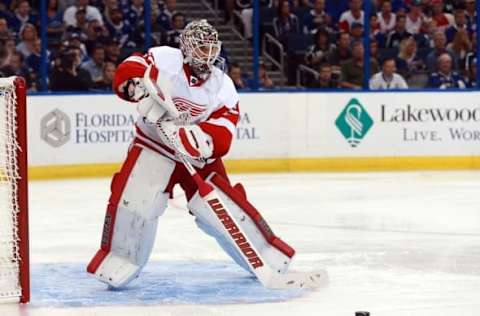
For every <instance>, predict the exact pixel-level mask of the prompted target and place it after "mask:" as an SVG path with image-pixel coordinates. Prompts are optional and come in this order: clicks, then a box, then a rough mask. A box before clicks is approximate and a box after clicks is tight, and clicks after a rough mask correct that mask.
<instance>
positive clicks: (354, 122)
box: [335, 98, 373, 147]
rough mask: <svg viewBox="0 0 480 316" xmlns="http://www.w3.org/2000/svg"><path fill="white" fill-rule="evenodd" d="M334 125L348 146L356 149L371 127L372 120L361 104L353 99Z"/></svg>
mask: <svg viewBox="0 0 480 316" xmlns="http://www.w3.org/2000/svg"><path fill="white" fill-rule="evenodd" d="M335 125H336V126H337V128H338V129H339V130H340V133H342V135H343V137H345V139H346V140H347V141H348V143H349V144H350V146H352V147H357V146H358V145H359V144H360V142H361V141H362V139H363V138H364V137H365V135H367V133H368V131H369V130H370V128H371V127H372V125H373V120H372V118H371V117H370V115H369V114H368V112H367V111H366V110H365V108H364V107H363V106H362V104H361V103H360V102H359V101H358V100H357V99H355V98H353V99H351V100H350V102H348V104H347V106H346V107H345V108H344V109H343V111H342V113H340V115H339V116H338V118H337V120H336V121H335Z"/></svg>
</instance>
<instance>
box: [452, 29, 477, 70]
mask: <svg viewBox="0 0 480 316" xmlns="http://www.w3.org/2000/svg"><path fill="white" fill-rule="evenodd" d="M471 48H472V46H471V43H470V39H469V38H468V33H467V30H466V29H459V30H458V31H457V32H456V33H455V37H454V38H453V42H451V43H450V44H448V45H447V52H449V53H450V55H451V56H453V60H454V61H455V64H456V65H458V66H459V67H461V68H462V69H463V68H464V66H465V59H466V57H467V54H468V52H469V51H470V50H471Z"/></svg>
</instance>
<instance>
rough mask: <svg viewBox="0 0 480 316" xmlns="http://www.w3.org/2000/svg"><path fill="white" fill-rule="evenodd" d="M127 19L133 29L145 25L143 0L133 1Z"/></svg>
mask: <svg viewBox="0 0 480 316" xmlns="http://www.w3.org/2000/svg"><path fill="white" fill-rule="evenodd" d="M126 19H127V20H128V22H129V23H130V25H131V26H132V27H135V26H137V25H139V24H143V0H131V4H130V7H129V8H128V10H127V14H126Z"/></svg>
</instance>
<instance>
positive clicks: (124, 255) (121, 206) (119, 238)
mask: <svg viewBox="0 0 480 316" xmlns="http://www.w3.org/2000/svg"><path fill="white" fill-rule="evenodd" d="M174 169H175V163H174V162H173V161H171V160H169V159H168V158H165V157H162V156H160V155H158V154H156V153H155V152H153V151H151V150H149V149H143V150H142V152H141V154H140V156H139V157H138V159H137V161H136V163H135V166H134V167H133V169H132V171H131V173H130V176H129V178H128V181H127V183H126V185H125V187H124V188H123V192H122V195H121V198H120V200H119V203H118V206H117V210H116V216H115V224H114V227H113V235H112V243H111V249H110V251H109V253H108V255H107V256H106V257H105V258H104V259H103V261H102V262H101V264H100V265H99V266H98V268H97V270H96V271H95V273H94V275H95V276H96V278H97V279H99V280H100V281H102V282H105V283H107V284H109V285H110V286H112V287H116V288H118V287H123V286H125V285H127V284H128V283H129V282H130V281H131V280H133V279H134V278H136V277H137V276H138V275H139V273H140V272H141V270H142V268H143V267H144V266H145V264H146V263H147V261H148V258H149V256H150V253H151V251H152V248H153V245H154V241H155V235H156V231H157V223H158V218H159V216H161V215H162V214H163V213H164V211H165V209H166V207H167V202H168V193H164V190H165V188H166V186H167V185H168V181H169V179H170V176H171V174H172V173H173V170H174Z"/></svg>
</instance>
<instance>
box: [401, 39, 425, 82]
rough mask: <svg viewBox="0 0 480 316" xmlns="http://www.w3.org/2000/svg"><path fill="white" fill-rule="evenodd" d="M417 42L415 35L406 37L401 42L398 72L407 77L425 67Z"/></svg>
mask: <svg viewBox="0 0 480 316" xmlns="http://www.w3.org/2000/svg"><path fill="white" fill-rule="evenodd" d="M417 52H418V49H417V42H416V41H415V40H414V39H413V37H409V38H406V39H404V40H403V41H402V42H401V43H400V51H399V53H398V57H397V60H396V66H397V70H398V72H399V73H400V74H401V75H402V76H403V77H405V78H408V77H409V76H411V75H413V74H415V73H418V72H419V71H421V70H423V69H424V68H425V65H424V63H423V61H422V60H421V59H420V57H419V56H418V54H417Z"/></svg>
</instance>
